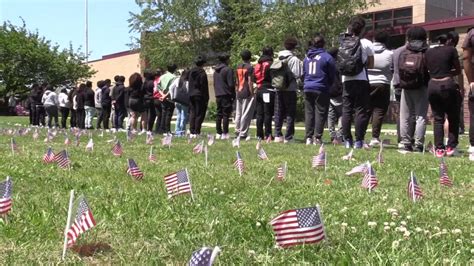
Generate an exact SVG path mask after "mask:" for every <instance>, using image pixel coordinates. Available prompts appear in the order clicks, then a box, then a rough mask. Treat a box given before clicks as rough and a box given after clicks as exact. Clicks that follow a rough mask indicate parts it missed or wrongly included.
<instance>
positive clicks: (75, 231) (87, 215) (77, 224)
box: [67, 196, 96, 247]
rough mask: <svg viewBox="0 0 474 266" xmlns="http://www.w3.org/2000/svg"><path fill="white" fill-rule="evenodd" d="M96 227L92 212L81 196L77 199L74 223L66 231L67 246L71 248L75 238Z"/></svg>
mask: <svg viewBox="0 0 474 266" xmlns="http://www.w3.org/2000/svg"><path fill="white" fill-rule="evenodd" d="M95 225H96V222H95V220H94V216H93V215H92V210H91V209H90V208H89V205H88V204H87V201H86V198H85V197H84V196H82V197H81V198H80V199H79V203H78V205H77V213H76V217H75V219H74V223H73V224H72V225H71V227H70V228H69V230H68V231H67V238H68V241H67V245H68V246H69V247H71V246H73V245H74V243H76V240H77V238H78V237H79V236H80V235H81V234H82V233H84V232H86V231H87V230H89V229H91V228H92V227H94V226H95Z"/></svg>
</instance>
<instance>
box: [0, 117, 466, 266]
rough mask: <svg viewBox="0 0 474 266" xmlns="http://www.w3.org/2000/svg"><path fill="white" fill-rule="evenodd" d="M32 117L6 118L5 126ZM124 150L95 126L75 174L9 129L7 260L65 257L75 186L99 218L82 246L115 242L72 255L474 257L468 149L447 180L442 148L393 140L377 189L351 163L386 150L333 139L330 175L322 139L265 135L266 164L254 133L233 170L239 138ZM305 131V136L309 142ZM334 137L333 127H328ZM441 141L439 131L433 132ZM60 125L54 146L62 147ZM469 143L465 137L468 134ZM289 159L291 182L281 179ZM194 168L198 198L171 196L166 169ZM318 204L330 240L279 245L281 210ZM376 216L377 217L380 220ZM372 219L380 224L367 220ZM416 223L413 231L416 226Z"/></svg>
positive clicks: (131, 260) (231, 260)
mask: <svg viewBox="0 0 474 266" xmlns="http://www.w3.org/2000/svg"><path fill="white" fill-rule="evenodd" d="M21 121H23V122H25V121H26V119H24V118H22V119H19V118H1V119H0V126H1V127H3V128H5V127H11V126H12V124H13V123H17V122H21ZM118 136H119V138H120V140H121V141H122V143H123V147H124V156H123V157H121V158H117V157H114V156H113V155H112V154H111V151H110V150H111V148H112V144H111V143H107V142H106V141H107V140H110V139H112V135H111V134H105V136H104V137H100V136H98V134H97V133H94V134H93V138H94V141H95V149H94V151H93V152H90V153H87V152H85V151H84V148H85V145H86V143H87V140H88V137H87V136H83V137H82V139H81V141H82V142H81V144H80V146H79V147H69V153H70V157H71V160H72V162H73V164H72V171H71V172H69V171H67V170H62V169H59V168H58V167H57V166H56V165H55V164H48V165H45V164H43V163H42V161H41V159H42V156H43V154H44V152H45V150H46V148H47V147H48V146H47V144H45V143H44V142H43V139H44V137H45V132H44V131H43V132H42V135H41V138H40V139H41V140H40V141H33V140H32V137H31V133H30V134H29V135H28V136H24V137H16V141H17V143H18V146H19V149H20V151H22V152H21V153H20V154H19V155H17V156H12V154H11V151H10V147H9V142H10V136H6V135H1V136H0V144H1V146H0V147H1V149H0V175H1V176H2V178H3V177H6V176H7V175H9V176H11V177H12V179H13V181H14V192H13V193H14V194H13V200H14V206H13V210H12V212H11V214H10V215H9V219H8V223H6V224H5V223H3V222H0V264H2V265H5V264H16V265H22V264H40V263H48V264H49V263H51V264H53V263H54V264H56V263H58V262H60V254H61V250H62V245H63V232H64V226H65V222H66V214H67V204H68V200H69V191H70V190H71V189H74V190H75V191H76V192H77V195H80V194H84V195H85V196H86V197H87V199H88V202H89V205H90V207H91V209H92V212H93V214H94V217H95V219H96V221H97V226H96V227H94V228H92V229H91V230H90V231H88V232H87V233H85V234H83V235H81V236H80V237H79V240H78V244H79V245H81V244H85V243H98V242H102V243H107V244H109V245H110V246H111V247H112V251H110V252H107V253H102V254H96V255H94V256H93V257H90V258H81V257H79V256H78V255H77V254H76V253H74V252H71V251H70V252H69V253H68V255H67V259H66V262H68V263H78V262H81V261H82V262H86V263H98V264H134V265H141V264H180V265H183V264H185V263H186V262H187V261H188V260H189V258H190V256H191V253H192V252H193V251H194V250H196V249H198V248H200V247H202V246H215V245H217V246H219V247H220V248H221V250H222V252H221V254H220V255H219V256H218V259H217V261H216V262H217V263H218V264H220V265H232V264H239V265H251V264H278V265H289V264H323V263H326V264H336V263H337V264H410V265H417V264H421V263H423V264H460V265H468V264H472V263H474V260H473V257H474V254H473V253H474V215H473V211H474V182H473V172H474V165H473V164H472V163H471V162H469V161H468V159H467V157H466V155H465V154H464V156H463V157H458V158H448V159H447V164H448V169H449V174H450V176H451V178H452V179H453V180H454V187H452V188H442V187H440V185H439V181H438V160H437V159H436V158H434V157H433V156H432V155H429V154H426V155H422V154H409V155H401V154H399V153H398V152H397V151H396V149H395V145H394V143H395V141H394V136H384V137H383V138H391V139H392V145H391V146H389V147H387V148H386V149H385V153H384V157H385V163H384V164H382V165H380V166H379V165H377V164H375V165H374V168H375V170H376V171H377V176H378V178H379V186H378V187H377V188H376V189H375V191H373V192H372V193H370V194H369V193H368V192H367V191H366V190H364V189H362V188H361V187H360V183H361V179H362V176H350V177H348V176H345V175H344V173H345V172H346V171H348V170H350V169H351V168H352V167H353V166H355V165H357V164H359V163H361V162H364V161H367V160H370V161H374V160H375V158H376V154H377V150H376V149H373V150H369V151H365V150H357V151H355V153H354V156H355V159H356V160H355V161H353V162H347V161H341V157H342V156H343V155H344V154H345V153H347V150H345V149H344V148H343V147H342V146H337V147H334V146H332V145H327V147H326V150H327V152H328V169H327V172H324V171H321V170H314V169H312V168H311V167H310V166H311V157H312V156H313V155H315V153H316V152H317V149H318V148H319V147H316V146H305V145H303V144H301V143H299V142H298V143H295V144H289V145H284V144H263V147H264V149H265V151H266V152H267V154H268V157H269V160H268V161H261V160H258V159H257V154H256V150H255V144H256V142H255V141H249V142H242V143H241V148H240V151H241V154H242V157H243V159H244V161H245V164H246V172H245V174H244V176H242V177H239V174H238V172H237V171H236V170H235V169H234V168H233V165H232V164H233V161H234V160H235V150H236V149H234V148H232V147H231V144H230V141H217V142H216V144H214V145H213V146H211V147H209V152H210V155H209V166H208V167H205V165H204V155H202V154H200V155H195V154H193V153H192V148H193V146H194V145H195V144H196V143H197V141H194V142H193V144H192V145H189V144H187V142H186V140H185V139H174V140H173V145H172V147H171V149H168V148H163V147H161V145H160V143H159V142H160V138H156V139H155V145H154V147H155V153H156V155H157V157H158V162H157V163H155V164H152V163H150V162H148V160H147V155H148V151H149V145H145V136H144V135H143V136H138V137H137V139H135V140H134V141H133V142H130V143H128V142H126V141H125V134H124V133H120V134H118ZM302 136H303V133H302V132H298V135H297V137H298V138H299V139H300V140H301V141H302ZM326 137H327V136H326ZM428 139H432V136H428ZM63 141H64V137H63V136H62V135H60V134H58V137H56V138H55V139H54V140H53V143H52V144H51V146H52V148H53V149H54V151H55V152H58V151H60V150H61V149H63V148H64V145H63ZM461 143H462V144H461V145H460V147H462V148H464V147H465V146H466V145H467V138H466V137H463V138H462V139H461ZM127 158H133V159H135V161H136V162H137V164H138V166H139V167H140V168H141V169H142V170H143V172H144V173H145V178H144V180H143V181H141V182H137V181H134V180H132V178H130V177H129V176H127V174H126V173H125V170H126V159H127ZM284 161H287V162H288V168H289V176H288V177H287V180H286V181H284V182H276V181H274V180H272V179H273V177H274V176H275V174H276V168H277V166H278V165H279V164H281V163H282V162H284ZM185 167H187V169H188V171H189V174H190V177H191V182H192V186H193V192H194V197H195V200H194V201H192V200H191V198H190V197H189V196H186V195H184V196H178V197H176V198H173V199H170V200H169V199H168V198H167V195H166V189H165V186H164V181H163V177H164V175H166V174H168V173H171V172H173V171H177V170H180V169H182V168H185ZM410 171H414V172H415V174H416V176H417V177H418V182H419V184H420V186H421V188H422V190H423V192H424V194H425V197H424V199H423V200H422V201H420V202H417V203H413V202H411V201H410V200H409V199H408V197H407V191H406V188H407V182H408V177H409V174H410ZM316 204H319V205H320V207H321V210H322V215H323V218H324V224H325V227H326V234H327V240H326V241H324V242H323V243H321V244H315V245H305V246H297V247H293V248H289V249H280V248H276V247H275V241H274V237H273V232H272V229H271V226H270V225H269V221H270V220H271V219H272V218H274V217H275V216H276V215H277V214H278V213H280V212H282V211H285V210H288V209H293V208H301V207H309V206H314V205H316ZM374 222H375V223H376V225H374ZM369 223H370V224H371V226H369ZM406 231H408V232H409V233H406Z"/></svg>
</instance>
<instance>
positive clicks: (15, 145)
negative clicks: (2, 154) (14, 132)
mask: <svg viewBox="0 0 474 266" xmlns="http://www.w3.org/2000/svg"><path fill="white" fill-rule="evenodd" d="M10 146H11V149H12V153H13V154H15V152H18V144H16V140H15V138H11V142H10Z"/></svg>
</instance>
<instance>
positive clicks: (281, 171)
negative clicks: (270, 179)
mask: <svg viewBox="0 0 474 266" xmlns="http://www.w3.org/2000/svg"><path fill="white" fill-rule="evenodd" d="M287 172H288V164H287V163H286V162H285V163H283V164H282V165H280V166H279V167H278V168H277V175H276V180H277V181H283V180H285V178H286V173H287Z"/></svg>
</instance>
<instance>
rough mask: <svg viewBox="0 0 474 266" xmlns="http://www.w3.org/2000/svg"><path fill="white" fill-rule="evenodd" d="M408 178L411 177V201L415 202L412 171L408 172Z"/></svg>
mask: <svg viewBox="0 0 474 266" xmlns="http://www.w3.org/2000/svg"><path fill="white" fill-rule="evenodd" d="M410 179H411V188H412V189H411V191H412V192H411V196H412V198H413V202H414V203H416V197H415V186H414V185H415V184H414V183H413V171H411V173H410Z"/></svg>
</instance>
